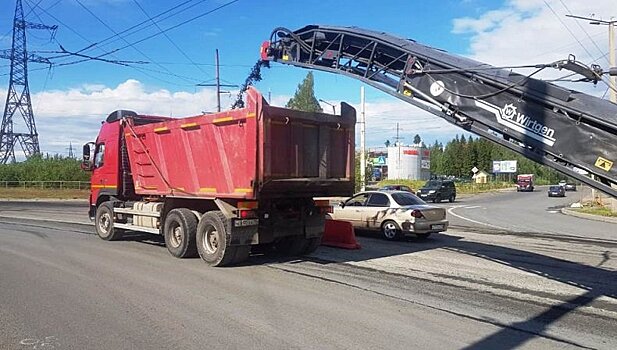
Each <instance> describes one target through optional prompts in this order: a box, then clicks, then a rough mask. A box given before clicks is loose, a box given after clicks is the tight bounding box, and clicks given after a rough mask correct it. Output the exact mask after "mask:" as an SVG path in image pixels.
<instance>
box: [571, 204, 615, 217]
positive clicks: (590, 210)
mask: <svg viewBox="0 0 617 350" xmlns="http://www.w3.org/2000/svg"><path fill="white" fill-rule="evenodd" d="M571 209H572V210H575V211H578V212H579V213H585V214H591V215H599V216H608V217H614V218H615V217H617V213H616V212H613V211H612V210H611V209H610V208H606V207H602V206H593V207H583V208H578V209H575V208H571Z"/></svg>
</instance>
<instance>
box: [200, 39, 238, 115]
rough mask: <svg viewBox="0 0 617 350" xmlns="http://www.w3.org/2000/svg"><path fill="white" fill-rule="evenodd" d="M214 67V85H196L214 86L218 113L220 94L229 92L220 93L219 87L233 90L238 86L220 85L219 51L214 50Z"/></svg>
mask: <svg viewBox="0 0 617 350" xmlns="http://www.w3.org/2000/svg"><path fill="white" fill-rule="evenodd" d="M214 65H215V77H214V81H215V83H214V84H197V86H215V87H216V111H217V112H220V111H221V93H228V92H229V91H221V87H231V88H235V87H238V85H234V84H221V75H220V74H219V67H220V64H219V49H216V51H215V58H214Z"/></svg>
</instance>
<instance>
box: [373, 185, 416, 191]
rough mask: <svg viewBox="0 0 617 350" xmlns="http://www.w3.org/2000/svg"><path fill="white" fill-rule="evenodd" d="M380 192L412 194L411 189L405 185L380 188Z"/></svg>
mask: <svg viewBox="0 0 617 350" xmlns="http://www.w3.org/2000/svg"><path fill="white" fill-rule="evenodd" d="M380 190H381V191H406V192H411V193H413V190H412V189H411V187H409V186H406V185H386V186H384V187H382V188H380Z"/></svg>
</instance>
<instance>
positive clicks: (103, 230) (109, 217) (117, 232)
mask: <svg viewBox="0 0 617 350" xmlns="http://www.w3.org/2000/svg"><path fill="white" fill-rule="evenodd" d="M94 227H95V228H96V234H97V235H99V237H101V239H103V240H106V241H116V240H118V239H120V238H122V235H123V234H124V230H122V229H118V228H114V205H113V202H111V201H107V202H103V203H101V204H100V205H99V207H98V208H96V216H95V219H94Z"/></svg>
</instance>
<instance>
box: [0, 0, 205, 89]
mask: <svg viewBox="0 0 617 350" xmlns="http://www.w3.org/2000/svg"><path fill="white" fill-rule="evenodd" d="M26 1H28V0H26ZM41 1H42V0H41ZM189 1H192V0H189ZM39 3H40V1H39ZM35 7H38V8H39V9H40V10H41V11H43V13H45V14H46V15H48V16H49V17H51V18H52V19H54V20H55V21H56V22H58V23H59V24H60V25H61V26H62V27H64V28H67V29H68V30H69V31H71V32H72V33H74V34H75V35H77V36H78V37H79V38H81V39H82V40H83V41H85V42H86V43H88V44H90V46H89V47H94V46H95V44H94V43H93V42H92V41H90V39H88V38H86V37H85V36H83V35H82V34H81V33H79V32H78V31H76V30H75V29H73V28H72V27H71V26H69V25H68V24H66V23H64V22H62V21H61V20H60V19H59V18H57V17H56V16H54V15H53V14H51V13H50V12H49V11H47V9H44V8H42V7H40V6H38V4H37V5H36V6H35ZM98 49H99V50H102V49H101V48H98ZM81 51H82V50H80V51H78V52H81ZM103 52H105V51H103ZM70 56H72V55H70V54H66V55H63V56H57V57H50V59H54V58H61V57H70ZM111 57H113V58H115V59H116V60H118V57H116V56H114V55H111ZM93 59H94V57H92V58H87V59H80V60H77V61H71V62H64V63H60V65H61V66H68V65H73V64H77V63H83V62H88V61H92V60H93ZM58 66H59V64H56V65H55V66H54V67H58ZM126 66H127V67H129V68H132V69H134V70H136V71H138V72H140V73H142V74H143V75H145V76H147V77H150V78H152V79H155V80H158V81H161V82H163V83H166V84H170V85H176V86H194V84H193V83H191V84H178V83H174V82H171V81H169V80H166V79H162V78H160V77H156V76H154V75H152V74H149V73H147V71H150V72H154V73H158V74H165V75H169V76H174V77H180V75H178V74H175V73H169V72H162V71H156V70H152V69H145V68H143V67H135V66H132V65H131V64H127V65H126ZM43 69H47V68H35V69H30V71H39V70H43ZM6 75H8V73H5V74H0V76H6ZM182 78H183V79H184V80H186V79H189V78H188V77H182ZM195 81H198V80H195Z"/></svg>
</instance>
